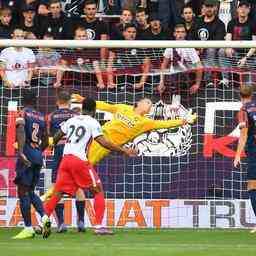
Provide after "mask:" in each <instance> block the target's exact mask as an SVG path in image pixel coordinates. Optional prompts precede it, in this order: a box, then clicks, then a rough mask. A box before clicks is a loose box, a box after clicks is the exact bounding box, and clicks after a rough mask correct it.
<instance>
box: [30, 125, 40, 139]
mask: <svg viewBox="0 0 256 256" xmlns="http://www.w3.org/2000/svg"><path fill="white" fill-rule="evenodd" d="M32 129H33V130H32V141H33V142H36V143H37V142H38V131H39V124H38V123H33V126H32Z"/></svg>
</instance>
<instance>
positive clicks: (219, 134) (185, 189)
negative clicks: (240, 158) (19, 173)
mask: <svg viewBox="0 0 256 256" xmlns="http://www.w3.org/2000/svg"><path fill="white" fill-rule="evenodd" d="M79 51H80V50H78V51H76V54H74V51H73V50H69V49H63V50H62V51H58V52H57V51H55V50H49V49H48V50H45V49H44V50H38V51H37V54H38V55H39V54H41V55H42V56H41V60H40V61H38V62H37V66H36V68H35V71H34V76H33V79H32V82H31V87H32V89H33V90H35V91H36V92H37V95H38V97H39V102H38V108H39V110H41V111H43V112H44V113H50V112H52V111H53V110H55V100H56V93H57V92H58V90H60V89H67V90H69V91H70V92H72V93H79V94H81V95H83V96H93V97H94V98H97V99H98V100H102V101H107V102H109V103H113V104H115V103H125V104H131V105H133V104H134V103H135V102H136V101H137V100H139V99H140V98H142V97H149V98H151V99H152V101H153V102H154V103H155V104H154V107H153V109H152V112H151V114H150V117H151V118H153V119H171V118H177V117H179V116H182V115H183V114H184V113H187V111H188V109H190V108H192V109H193V111H194V112H196V113H198V117H199V118H198V122H197V124H195V125H193V126H192V127H191V126H184V127H181V128H178V129H162V130H156V131H151V132H148V133H145V134H142V135H141V136H139V137H137V138H134V140H133V141H131V142H129V145H133V146H136V147H138V149H139V152H140V156H139V157H136V158H129V159H128V158H126V157H124V156H122V155H119V154H116V153H112V154H111V155H110V156H108V157H107V158H105V159H104V160H102V161H101V162H100V163H99V165H98V166H97V170H98V173H99V175H100V177H101V179H102V182H103V184H104V190H105V193H106V197H107V198H108V199H184V200H186V199H188V200H191V199H197V200H199V199H214V200H216V199H220V200H229V199H247V198H248V195H247V192H246V183H245V179H246V164H245V163H243V164H242V166H241V168H239V169H234V168H233V164H232V158H233V157H234V152H235V151H234V150H235V146H236V143H237V139H238V136H239V134H238V133H237V121H236V115H237V111H238V110H239V108H240V104H239V88H240V85H241V84H242V83H252V82H253V81H254V75H255V71H254V66H253V64H252V63H253V60H250V61H249V65H250V66H248V65H246V66H245V67H243V68H241V67H238V66H237V62H236V61H234V59H233V60H230V59H228V58H224V57H218V56H216V57H215V58H213V59H209V57H207V56H206V55H202V62H203V66H204V76H203V79H202V82H201V87H200V89H199V91H198V92H197V93H196V94H195V95H191V94H190V93H189V88H190V87H191V85H193V84H194V81H195V72H196V70H195V69H194V68H193V66H192V65H191V64H190V63H184V62H182V63H181V64H182V66H181V65H179V63H178V62H177V61H176V60H172V61H171V69H169V68H168V70H167V71H166V72H165V85H166V90H165V92H164V94H162V95H161V97H160V95H159V93H158V91H157V86H158V85H159V81H160V64H161V61H162V56H163V50H162V49H160V50H159V49H158V50H157V49H132V50H127V49H121V50H118V51H115V53H116V55H115V60H114V64H113V66H112V70H111V72H112V75H113V76H114V81H115V84H116V87H114V88H103V89H99V88H98V87H97V84H98V80H97V72H98V71H100V72H101V73H102V76H103V80H104V82H105V84H107V78H106V77H107V76H108V74H109V72H110V71H109V64H108V63H107V61H100V60H99V58H98V56H99V51H98V50H88V49H85V50H84V53H83V55H82V54H80V53H79ZM45 56H47V57H45ZM39 57H40V56H39ZM146 58H149V59H150V61H151V67H150V72H149V73H148V74H147V80H146V83H145V85H144V88H143V89H136V88H135V87H134V85H135V84H136V83H138V81H139V80H140V79H141V76H142V73H141V72H142V71H143V61H144V60H145V59H146ZM221 58H222V59H221ZM38 59H39V58H38ZM53 60H55V63H54V62H53ZM60 60H65V61H64V62H62V61H60ZM95 61H96V62H97V63H96V66H97V67H96V68H95ZM220 62H221V63H223V62H224V63H225V65H222V64H220ZM57 63H58V65H57ZM247 64H248V63H247ZM232 65H233V66H232ZM97 69H98V70H97ZM58 72H61V76H62V81H61V83H62V85H61V87H59V88H54V86H55V85H54V84H55V82H56V75H57V73H58ZM223 74H225V75H226V78H227V79H228V84H223V83H221V82H222V81H223ZM207 75H208V76H207ZM209 77H210V79H209ZM0 94H1V110H0V111H1V113H0V127H1V137H0V140H1V141H0V158H1V161H0V162H1V166H0V182H1V185H0V187H1V189H0V193H1V196H2V197H4V198H11V197H14V198H15V197H16V190H15V187H14V185H13V182H12V180H13V178H14V176H15V159H16V158H15V152H14V151H13V149H12V145H10V141H8V139H7V137H8V134H10V133H11V131H12V129H14V128H15V127H14V126H13V123H12V122H11V118H10V117H11V108H10V106H9V109H8V103H10V102H13V101H14V102H17V103H18V105H19V106H20V102H21V89H20V88H15V89H9V88H6V87H5V86H4V85H3V86H1V89H0ZM109 118H110V117H109V115H108V114H106V113H104V112H98V113H97V119H98V120H99V121H100V122H101V124H104V123H105V122H106V121H107V120H108V119H109ZM45 160H46V165H45V167H44V170H43V172H42V174H41V179H40V182H39V184H38V187H37V190H38V191H39V192H40V194H42V193H43V192H44V191H45V190H46V189H47V187H48V186H49V185H50V183H51V180H50V177H51V174H50V173H51V161H52V156H51V154H46V156H45ZM166 214H167V213H166ZM176 214H177V215H178V214H180V216H188V215H189V213H188V212H186V211H185V212H184V211H181V212H177V213H176ZM165 218H167V219H168V218H169V217H168V216H165Z"/></svg>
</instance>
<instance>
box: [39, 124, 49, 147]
mask: <svg viewBox="0 0 256 256" xmlns="http://www.w3.org/2000/svg"><path fill="white" fill-rule="evenodd" d="M41 140H42V142H41V144H40V148H41V150H42V151H44V150H45V149H46V148H47V147H48V146H49V136H48V131H47V129H44V131H43V134H42V139H41Z"/></svg>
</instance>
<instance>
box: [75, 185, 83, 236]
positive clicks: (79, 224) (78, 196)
mask: <svg viewBox="0 0 256 256" xmlns="http://www.w3.org/2000/svg"><path fill="white" fill-rule="evenodd" d="M84 207H85V195H84V191H83V190H82V189H78V190H77V192H76V212H77V230H78V232H85V227H84Z"/></svg>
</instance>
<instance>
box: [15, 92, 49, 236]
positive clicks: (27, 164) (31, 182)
mask: <svg viewBox="0 0 256 256" xmlns="http://www.w3.org/2000/svg"><path fill="white" fill-rule="evenodd" d="M36 101H37V98H36V95H35V94H34V93H33V92H31V91H29V90H26V91H24V94H23V104H24V108H23V110H22V111H21V112H20V113H19V117H18V118H17V119H16V137H17V144H18V160H17V162H16V178H15V180H14V183H15V184H16V185H17V191H18V197H19V200H20V210H21V214H22V217H23V220H24V224H25V228H24V229H23V230H22V231H21V232H20V233H19V234H18V235H16V236H15V237H13V238H14V239H24V238H33V237H34V236H35V231H34V229H33V228H32V225H31V204H32V205H33V206H34V207H35V209H36V210H37V212H38V213H39V214H40V216H41V220H42V225H43V231H44V232H46V230H48V228H49V227H50V225H51V223H50V220H49V218H48V216H47V215H45V214H44V209H43V204H42V201H41V200H40V198H39V196H38V195H36V194H35V192H34V190H35V186H36V184H37V182H38V180H39V175H40V170H41V167H42V165H43V158H42V152H43V151H44V149H45V148H46V147H47V145H48V136H47V131H46V120H45V117H44V115H43V114H42V113H40V112H39V111H37V110H36V107H35V106H36ZM48 234H49V232H48Z"/></svg>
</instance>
